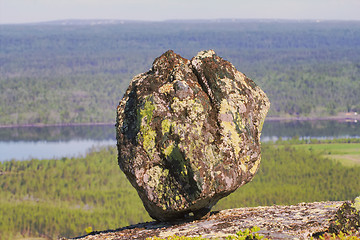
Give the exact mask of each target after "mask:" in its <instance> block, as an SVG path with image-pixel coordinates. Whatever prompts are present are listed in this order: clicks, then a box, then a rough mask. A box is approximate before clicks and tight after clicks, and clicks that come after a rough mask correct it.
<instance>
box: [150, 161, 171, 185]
mask: <svg viewBox="0 0 360 240" xmlns="http://www.w3.org/2000/svg"><path fill="white" fill-rule="evenodd" d="M147 174H148V175H149V181H148V182H147V184H148V186H149V187H152V188H154V187H157V186H162V184H160V179H161V177H167V175H169V170H168V169H162V168H161V167H159V166H155V167H152V168H150V169H149V170H148V171H147ZM159 190H161V189H159Z"/></svg>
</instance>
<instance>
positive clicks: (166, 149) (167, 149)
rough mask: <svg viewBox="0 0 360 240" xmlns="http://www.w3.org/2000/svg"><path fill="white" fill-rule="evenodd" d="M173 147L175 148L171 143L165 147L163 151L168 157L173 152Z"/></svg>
mask: <svg viewBox="0 0 360 240" xmlns="http://www.w3.org/2000/svg"><path fill="white" fill-rule="evenodd" d="M173 149H174V144H172V143H170V144H169V145H168V146H167V147H165V148H164V149H163V151H162V152H163V154H164V155H165V157H168V156H170V154H171V153H172V151H173Z"/></svg>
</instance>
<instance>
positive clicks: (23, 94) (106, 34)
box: [0, 20, 360, 125]
mask: <svg viewBox="0 0 360 240" xmlns="http://www.w3.org/2000/svg"><path fill="white" fill-rule="evenodd" d="M359 39H360V22H320V23H316V22H311V21H305V22H294V21H290V22H287V21H280V22H276V21H273V22H272V21H265V22H262V21H255V20H254V21H235V22H227V21H224V22H207V21H201V22H187V21H185V22H181V21H179V22H118V23H115V24H101V25H89V24H86V23H82V24H74V25H61V24H55V23H53V24H38V25H36V24H31V25H1V26H0V46H1V48H0V66H1V68H0V125H9V124H19V125H21V124H64V123H90V122H91V123H100V122H106V123H113V122H114V121H115V110H114V109H115V106H116V105H117V103H118V101H119V100H120V99H121V98H122V95H123V93H124V90H125V89H126V88H127V86H128V83H129V81H130V80H131V78H132V77H133V76H135V75H136V74H138V73H141V72H145V71H146V70H147V69H149V68H150V66H151V64H152V61H153V59H154V58H156V57H158V56H160V55H161V54H162V53H164V52H165V51H167V50H168V49H173V50H174V51H175V52H177V53H179V54H181V55H182V56H184V57H186V58H190V57H191V56H194V55H196V53H197V52H199V51H201V50H204V49H214V50H215V51H216V53H217V54H218V55H219V56H221V57H223V58H225V59H226V60H229V61H230V62H232V63H233V64H234V65H235V67H236V68H237V69H238V70H239V71H241V72H243V73H245V74H246V75H247V76H248V77H250V78H251V79H253V80H254V81H255V82H256V83H257V84H258V85H259V86H260V87H261V88H262V89H264V90H265V92H266V93H267V95H268V96H269V98H270V101H271V103H272V108H271V110H270V112H269V115H270V116H296V117H297V116H329V115H334V114H337V113H338V112H349V111H358V112H359V111H360V105H359V102H360V99H359V95H358V92H360V85H359V84H358V82H359V79H360V65H359V62H360V42H359V41H360V40H359Z"/></svg>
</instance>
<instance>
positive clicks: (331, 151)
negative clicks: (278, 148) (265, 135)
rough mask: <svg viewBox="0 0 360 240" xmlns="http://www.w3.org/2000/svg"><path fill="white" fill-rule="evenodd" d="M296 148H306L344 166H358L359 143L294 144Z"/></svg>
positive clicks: (359, 162) (359, 161)
mask: <svg viewBox="0 0 360 240" xmlns="http://www.w3.org/2000/svg"><path fill="white" fill-rule="evenodd" d="M292 146H293V147H295V148H297V149H302V150H303V149H306V150H310V151H315V152H317V153H320V154H321V155H322V156H324V157H327V158H330V159H332V160H334V161H337V162H340V163H341V164H342V165H344V166H348V167H353V166H360V143H322V144H295V145H292Z"/></svg>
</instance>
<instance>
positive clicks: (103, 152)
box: [0, 139, 360, 240]
mask: <svg viewBox="0 0 360 240" xmlns="http://www.w3.org/2000/svg"><path fill="white" fill-rule="evenodd" d="M310 143H311V144H316V145H322V144H325V143H326V144H330V145H331V144H334V145H336V144H341V143H342V144H353V145H357V146H358V147H359V139H342V140H341V139H340V140H332V141H326V142H321V141H319V140H311V141H305V142H304V140H299V139H293V140H291V141H281V140H280V141H278V142H269V143H263V144H262V162H261V165H260V169H259V171H258V173H257V175H256V176H255V178H254V179H253V181H252V182H250V183H248V184H246V185H245V186H243V187H241V188H239V189H238V190H237V191H235V192H234V193H232V194H230V195H229V196H228V197H226V198H224V199H222V200H220V201H219V202H218V204H217V205H215V207H214V208H213V210H221V209H226V208H237V207H245V206H259V205H263V206H264V205H272V204H295V203H299V202H314V201H328V200H352V199H354V198H355V197H357V196H358V195H359V193H360V185H359V184H357V183H359V182H360V166H359V165H355V166H352V167H346V166H344V165H341V164H340V163H339V162H336V161H333V160H331V159H329V158H327V157H324V156H323V155H322V153H321V152H319V151H313V150H312V149H311V148H308V147H302V148H299V147H298V146H300V145H304V146H305V145H308V144H310ZM0 187H1V192H0V201H1V205H0V212H1V214H0V239H1V240H5V239H14V238H17V237H19V238H25V237H42V238H46V239H56V238H58V237H76V236H81V235H85V234H86V233H87V232H89V231H92V230H95V231H96V230H97V231H100V230H107V229H117V228H120V227H124V226H128V225H130V224H136V223H139V222H144V221H152V219H151V218H150V217H149V215H148V214H147V212H146V211H145V209H144V207H143V206H142V203H141V200H140V198H139V197H138V195H137V193H136V191H135V189H134V188H133V187H132V186H131V184H130V183H129V182H128V180H127V179H126V177H125V175H124V174H123V173H122V172H121V170H120V168H119V167H118V166H117V151H116V149H115V147H102V148H94V149H92V151H91V152H90V153H89V154H88V155H86V156H84V157H78V158H62V159H57V160H37V159H32V160H28V161H14V160H13V161H7V162H2V163H0Z"/></svg>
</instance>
